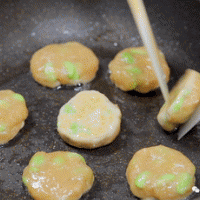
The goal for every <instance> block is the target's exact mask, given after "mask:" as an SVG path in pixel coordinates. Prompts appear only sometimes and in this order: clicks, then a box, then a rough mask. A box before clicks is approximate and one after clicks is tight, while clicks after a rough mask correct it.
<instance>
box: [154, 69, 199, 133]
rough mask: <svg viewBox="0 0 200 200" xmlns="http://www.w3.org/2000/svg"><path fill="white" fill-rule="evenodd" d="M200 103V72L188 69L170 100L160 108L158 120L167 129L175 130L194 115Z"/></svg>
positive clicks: (172, 92)
mask: <svg viewBox="0 0 200 200" xmlns="http://www.w3.org/2000/svg"><path fill="white" fill-rule="evenodd" d="M199 104H200V73H199V72H197V71H195V70H192V69H187V70H186V72H185V74H184V75H183V76H182V77H181V79H180V80H179V81H178V82H177V84H176V85H175V86H174V87H173V89H172V90H171V92H170V94H169V101H168V102H166V103H165V104H164V105H163V106H162V108H161V109H160V111H159V113H158V116H157V120H158V122H159V124H160V125H161V126H162V128H163V129H165V130H166V131H173V130H175V129H176V128H177V127H178V126H179V125H180V124H183V123H185V122H186V121H187V120H189V118H190V117H191V116H192V114H193V113H194V111H195V110H196V109H197V107H198V106H199Z"/></svg>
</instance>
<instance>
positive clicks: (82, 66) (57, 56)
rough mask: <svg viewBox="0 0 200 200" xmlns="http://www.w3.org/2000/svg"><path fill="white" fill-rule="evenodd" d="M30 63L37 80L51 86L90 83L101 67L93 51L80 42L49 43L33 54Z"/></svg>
mask: <svg viewBox="0 0 200 200" xmlns="http://www.w3.org/2000/svg"><path fill="white" fill-rule="evenodd" d="M30 64H31V65H30V69H31V72H32V76H33V78H34V79H35V81H36V82H38V83H40V84H41V85H43V86H47V87H50V88H54V87H57V86H60V85H77V84H80V83H82V84H85V83H88V82H90V81H92V80H93V79H94V78H95V76H96V73H97V70H98V68H99V60H98V58H97V57H96V55H95V54H94V53H93V51H92V50H91V49H89V48H88V47H86V46H84V45H82V44H80V43H78V42H68V43H64V44H50V45H47V46H45V47H43V48H42V49H40V50H38V51H37V52H35V53H34V54H33V56H32V58H31V61H30Z"/></svg>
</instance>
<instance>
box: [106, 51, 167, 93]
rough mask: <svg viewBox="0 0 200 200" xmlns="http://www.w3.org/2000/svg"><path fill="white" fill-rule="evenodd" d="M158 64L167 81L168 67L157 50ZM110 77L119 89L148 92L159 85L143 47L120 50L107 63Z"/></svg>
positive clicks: (163, 57)
mask: <svg viewBox="0 0 200 200" xmlns="http://www.w3.org/2000/svg"><path fill="white" fill-rule="evenodd" d="M159 61H160V66H161V67H162V69H163V72H164V74H165V77H164V78H165V80H166V81H167V82H168V81H169V76H170V69H169V67H168V64H167V62H166V60H165V56H164V54H163V53H162V52H161V51H160V50H159ZM108 67H109V69H110V73H111V74H110V79H111V81H112V82H113V83H114V84H115V85H116V86H117V87H118V88H120V89H121V90H123V91H129V90H135V91H137V92H140V93H148V92H150V91H152V90H155V89H156V88H158V87H159V82H158V80H157V77H156V74H155V72H154V68H153V65H152V62H151V60H150V57H149V55H148V53H147V50H146V49H145V47H131V48H126V49H124V50H122V51H120V52H119V53H118V54H117V55H116V56H115V58H114V59H113V60H112V61H111V62H110V63H109V66H108Z"/></svg>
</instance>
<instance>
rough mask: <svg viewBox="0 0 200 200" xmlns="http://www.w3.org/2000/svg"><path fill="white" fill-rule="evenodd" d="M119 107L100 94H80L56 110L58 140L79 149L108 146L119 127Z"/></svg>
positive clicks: (116, 134)
mask: <svg viewBox="0 0 200 200" xmlns="http://www.w3.org/2000/svg"><path fill="white" fill-rule="evenodd" d="M121 115H122V114H121V111H120V109H119V107H118V106H117V105H115V104H113V103H112V102H110V101H109V99H108V98H107V97H106V96H105V95H104V94H102V93H100V92H98V91H95V90H90V91H82V92H79V93H78V94H77V95H75V96H74V97H73V98H72V99H70V100H69V101H68V102H67V103H66V104H65V105H63V106H62V107H61V109H60V111H59V115H58V120H57V130H58V133H59V134H60V136H61V137H62V139H63V140H64V141H65V142H67V143H69V144H71V145H73V146H76V147H79V148H89V149H92V148H97V147H100V146H104V145H107V144H109V143H111V142H112V141H113V140H114V139H115V138H116V137H117V136H118V134H119V132H120V126H121Z"/></svg>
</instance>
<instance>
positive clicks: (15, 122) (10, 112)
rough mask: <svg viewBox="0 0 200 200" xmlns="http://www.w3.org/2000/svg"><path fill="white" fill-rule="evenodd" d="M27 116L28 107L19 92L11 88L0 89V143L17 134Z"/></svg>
mask: <svg viewBox="0 0 200 200" xmlns="http://www.w3.org/2000/svg"><path fill="white" fill-rule="evenodd" d="M27 116H28V109H27V107H26V102H25V99H24V97H23V96H22V95H21V94H17V93H15V92H13V91H11V90H1V91H0V144H5V143H7V142H8V141H10V140H12V139H13V138H14V137H15V136H16V135H17V133H18V132H19V130H20V129H21V128H22V127H23V126H24V121H25V119H26V118H27Z"/></svg>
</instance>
